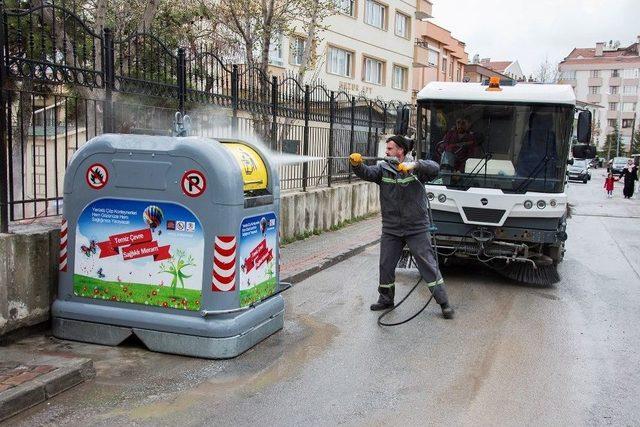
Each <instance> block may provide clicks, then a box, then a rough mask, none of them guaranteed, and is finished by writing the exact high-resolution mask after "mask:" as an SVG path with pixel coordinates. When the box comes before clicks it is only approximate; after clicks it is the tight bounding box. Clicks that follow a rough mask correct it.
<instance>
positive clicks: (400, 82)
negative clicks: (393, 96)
mask: <svg viewBox="0 0 640 427" xmlns="http://www.w3.org/2000/svg"><path fill="white" fill-rule="evenodd" d="M408 73H409V72H408V71H407V69H406V68H405V67H400V66H398V65H394V66H393V82H392V83H391V87H393V88H394V89H400V90H406V89H407V76H408Z"/></svg>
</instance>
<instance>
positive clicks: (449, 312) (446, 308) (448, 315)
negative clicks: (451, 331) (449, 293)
mask: <svg viewBox="0 0 640 427" xmlns="http://www.w3.org/2000/svg"><path fill="white" fill-rule="evenodd" d="M440 308H441V309H442V317H444V318H445V319H453V316H454V315H455V311H454V310H453V307H451V306H450V305H449V303H448V302H445V303H444V304H442V305H440Z"/></svg>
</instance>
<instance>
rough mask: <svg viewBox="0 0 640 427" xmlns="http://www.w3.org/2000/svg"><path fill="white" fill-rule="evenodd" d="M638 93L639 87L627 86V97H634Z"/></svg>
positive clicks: (625, 89) (625, 91)
mask: <svg viewBox="0 0 640 427" xmlns="http://www.w3.org/2000/svg"><path fill="white" fill-rule="evenodd" d="M637 92H638V86H626V85H625V87H624V91H623V93H624V94H625V95H633V94H635V93H637Z"/></svg>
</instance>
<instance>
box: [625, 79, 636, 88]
mask: <svg viewBox="0 0 640 427" xmlns="http://www.w3.org/2000/svg"><path fill="white" fill-rule="evenodd" d="M639 83H640V79H622V84H623V85H626V86H638V84H639Z"/></svg>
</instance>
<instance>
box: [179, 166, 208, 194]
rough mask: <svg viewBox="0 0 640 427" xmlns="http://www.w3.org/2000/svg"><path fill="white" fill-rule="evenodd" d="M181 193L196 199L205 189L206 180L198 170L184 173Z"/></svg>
mask: <svg viewBox="0 0 640 427" xmlns="http://www.w3.org/2000/svg"><path fill="white" fill-rule="evenodd" d="M181 185H182V192H183V193H184V194H185V195H187V196H189V197H198V196H200V195H202V193H204V190H206V189H207V180H206V178H205V177H204V174H203V173H202V172H200V171H198V170H195V169H194V170H190V171H186V172H185V173H184V175H182V181H181Z"/></svg>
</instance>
